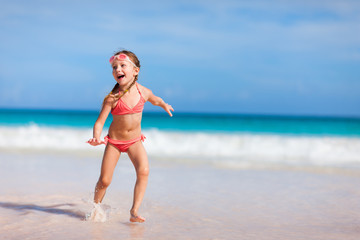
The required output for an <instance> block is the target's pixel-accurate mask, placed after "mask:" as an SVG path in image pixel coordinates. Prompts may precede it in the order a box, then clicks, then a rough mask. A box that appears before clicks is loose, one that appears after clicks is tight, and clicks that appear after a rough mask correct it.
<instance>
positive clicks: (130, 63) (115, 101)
mask: <svg viewBox="0 0 360 240" xmlns="http://www.w3.org/2000/svg"><path fill="white" fill-rule="evenodd" d="M110 64H111V66H112V69H113V70H112V74H113V77H114V79H115V81H116V82H117V83H116V84H115V86H114V88H113V89H112V91H111V92H110V94H108V95H107V96H106V97H105V99H104V102H103V105H102V109H101V112H100V114H99V117H98V119H97V120H96V122H95V125H94V129H93V138H91V139H90V140H89V141H88V143H89V144H91V145H93V146H97V145H100V144H106V147H105V151H104V156H103V160H102V165H101V174H100V177H99V180H98V182H97V184H96V187H95V196H94V201H95V203H101V201H102V200H103V198H104V195H105V192H106V189H107V187H108V186H109V185H110V183H111V180H112V176H113V173H114V169H115V166H116V164H117V161H118V159H119V157H120V154H121V153H122V152H124V153H127V154H128V155H129V157H130V159H131V161H132V163H133V165H134V167H135V170H136V183H135V188H134V198H133V205H132V207H131V210H130V221H131V222H144V221H145V218H143V217H141V216H140V215H138V209H139V207H140V204H141V202H142V200H143V197H144V194H145V190H146V185H147V182H148V175H149V162H148V158H147V155H146V151H145V149H144V146H143V144H142V141H144V139H145V136H144V135H143V134H142V133H141V118H142V111H143V108H144V103H145V102H146V101H149V102H150V103H152V104H153V105H156V106H160V107H162V108H163V109H164V110H165V111H166V112H167V113H168V114H169V115H170V116H171V117H172V113H171V111H174V109H173V108H172V107H171V105H169V104H167V103H165V102H164V101H163V100H162V99H161V98H160V97H157V96H155V95H154V94H153V93H152V91H151V90H150V89H148V88H146V87H144V86H142V85H140V84H138V83H137V82H136V81H137V80H138V74H139V71H140V62H139V60H138V58H137V57H136V55H135V54H134V53H132V52H130V51H126V50H123V51H120V52H117V53H115V54H114V55H113V56H112V57H111V58H110ZM110 112H111V114H112V115H113V122H112V123H111V125H110V127H109V133H108V135H107V136H106V137H105V139H104V140H105V141H101V140H100V135H101V131H102V129H103V126H104V123H105V121H106V118H107V117H108V115H109V113H110Z"/></svg>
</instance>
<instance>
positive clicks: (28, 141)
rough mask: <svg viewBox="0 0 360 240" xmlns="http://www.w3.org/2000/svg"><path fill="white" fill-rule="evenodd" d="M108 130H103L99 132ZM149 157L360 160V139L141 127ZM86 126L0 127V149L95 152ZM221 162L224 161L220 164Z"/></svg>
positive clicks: (249, 160) (236, 162)
mask: <svg viewBox="0 0 360 240" xmlns="http://www.w3.org/2000/svg"><path fill="white" fill-rule="evenodd" d="M106 133H107V129H104V131H103V136H102V137H104V136H105V135H106ZM143 133H144V135H145V136H146V137H147V139H146V140H145V142H144V145H145V148H146V150H147V152H148V154H149V156H150V157H156V158H162V159H168V160H171V159H178V160H183V159H187V160H189V159H190V160H191V161H193V162H196V161H202V162H208V163H215V164H219V163H220V164H222V163H231V164H232V165H233V166H236V165H239V166H240V165H243V164H251V163H255V162H261V163H282V164H289V165H294V164H295V165H296V164H310V165H321V166H322V165H324V166H329V165H330V166H344V165H345V166H346V165H354V164H355V165H356V166H358V165H360V138H357V137H334V136H302V135H276V134H272V135H271V134H243V133H231V134H230V133H210V132H186V131H160V130H157V129H152V130H145V131H143ZM91 137H92V129H90V128H66V127H41V126H38V125H35V124H33V125H28V126H20V127H4V126H1V127H0V149H3V150H16V151H18V150H20V151H27V150H31V151H54V150H56V151H65V152H66V151H77V152H84V153H85V152H86V153H91V152H99V151H103V150H104V147H103V146H104V145H101V146H98V147H93V146H90V145H89V144H86V143H85V142H86V141H87V140H88V139H90V138H91ZM225 165H226V164H225Z"/></svg>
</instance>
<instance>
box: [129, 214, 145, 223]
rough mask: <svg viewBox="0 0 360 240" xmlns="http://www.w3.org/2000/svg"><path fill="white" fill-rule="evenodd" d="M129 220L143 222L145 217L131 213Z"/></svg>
mask: <svg viewBox="0 0 360 240" xmlns="http://www.w3.org/2000/svg"><path fill="white" fill-rule="evenodd" d="M130 222H138V223H143V222H145V218H143V217H141V216H139V215H134V214H131V216H130Z"/></svg>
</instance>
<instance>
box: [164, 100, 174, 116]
mask: <svg viewBox="0 0 360 240" xmlns="http://www.w3.org/2000/svg"><path fill="white" fill-rule="evenodd" d="M164 109H165V111H166V112H167V113H168V114H169V115H170V117H172V116H173V115H172V113H171V111H174V109H173V107H172V106H171V105H170V104H167V103H165V107H164Z"/></svg>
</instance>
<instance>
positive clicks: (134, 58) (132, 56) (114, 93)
mask: <svg viewBox="0 0 360 240" xmlns="http://www.w3.org/2000/svg"><path fill="white" fill-rule="evenodd" d="M118 54H125V55H126V56H128V57H129V58H130V59H131V61H132V62H133V63H135V65H136V67H138V68H139V69H140V61H139V59H138V58H137V56H136V55H135V54H134V53H133V52H131V51H128V50H121V51H118V52H116V53H114V55H113V56H116V55H118ZM138 76H139V75H136V76H135V78H134V81H133V82H132V83H131V84H130V86H129V87H128V89H126V90H125V91H124V92H123V93H122V94H119V93H117V90H118V89H119V83H116V84H115V86H114V87H113V89H112V90H111V92H110V93H109V94H108V95H106V97H105V98H104V101H103V105H104V103H105V100H106V99H107V98H109V97H113V98H114V99H115V100H116V101H117V100H119V99H120V98H121V97H122V96H124V94H125V93H126V92H128V91H129V89H130V88H131V87H132V86H133V85H134V84H135V82H136V81H137V80H138Z"/></svg>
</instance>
